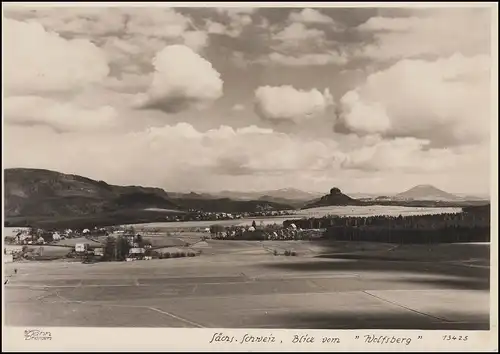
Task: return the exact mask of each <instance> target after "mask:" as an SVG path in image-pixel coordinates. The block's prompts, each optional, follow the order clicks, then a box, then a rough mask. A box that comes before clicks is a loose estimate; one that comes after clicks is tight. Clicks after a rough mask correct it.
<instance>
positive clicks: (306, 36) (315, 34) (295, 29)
mask: <svg viewBox="0 0 500 354" xmlns="http://www.w3.org/2000/svg"><path fill="white" fill-rule="evenodd" d="M324 38H325V32H323V31H321V30H319V29H315V28H307V27H306V26H305V25H304V24H302V23H299V22H296V23H292V24H290V25H289V26H287V27H285V28H284V29H283V30H281V31H280V32H278V33H276V34H275V35H274V36H273V39H274V40H278V41H281V42H283V43H284V44H288V45H292V44H293V42H294V41H305V40H312V41H321V40H323V39H324Z"/></svg>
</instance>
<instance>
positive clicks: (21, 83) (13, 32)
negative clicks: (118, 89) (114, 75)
mask: <svg viewBox="0 0 500 354" xmlns="http://www.w3.org/2000/svg"><path fill="white" fill-rule="evenodd" d="M3 33H4V35H3V39H4V46H5V47H4V68H5V72H4V74H5V77H4V79H5V90H6V93H7V95H12V94H24V93H28V94H29V93H33V92H40V91H67V90H73V89H78V88H81V87H82V86H85V85H87V84H92V83H98V82H100V81H102V80H103V79H104V78H105V77H106V76H107V75H108V73H109V67H108V63H107V60H106V56H105V54H104V52H103V51H102V50H100V49H99V48H97V47H96V46H95V45H94V44H92V43H91V42H90V41H88V40H85V39H75V40H66V39H64V38H61V37H60V36H59V35H58V34H56V33H52V32H47V31H46V30H45V29H44V28H43V27H42V26H41V25H39V24H37V23H34V22H31V23H25V22H20V21H16V20H11V19H5V20H4V23H3Z"/></svg>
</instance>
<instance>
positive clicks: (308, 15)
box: [289, 8, 333, 23]
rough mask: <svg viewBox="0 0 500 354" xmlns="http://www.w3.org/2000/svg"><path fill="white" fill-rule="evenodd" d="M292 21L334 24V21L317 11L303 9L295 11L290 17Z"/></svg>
mask: <svg viewBox="0 0 500 354" xmlns="http://www.w3.org/2000/svg"><path fill="white" fill-rule="evenodd" d="M289 19H290V21H293V22H306V23H333V19H332V18H331V17H329V16H326V15H324V14H322V13H321V12H320V11H318V10H315V9H309V8H308V9H303V10H302V11H294V12H291V13H290V15H289Z"/></svg>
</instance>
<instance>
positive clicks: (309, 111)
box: [255, 85, 333, 122]
mask: <svg viewBox="0 0 500 354" xmlns="http://www.w3.org/2000/svg"><path fill="white" fill-rule="evenodd" d="M255 100H256V111H257V113H258V114H259V115H260V116H261V117H262V118H264V119H269V120H291V121H294V122H301V121H304V120H309V119H312V118H314V117H315V116H317V115H319V114H321V113H323V112H325V110H326V108H327V107H328V106H329V105H331V104H332V103H333V98H332V96H331V94H330V91H329V90H328V89H325V91H324V93H321V92H320V91H318V90H317V89H312V90H310V91H305V90H298V89H295V88H294V87H292V86H288V85H285V86H278V87H272V86H261V87H259V88H257V89H256V90H255Z"/></svg>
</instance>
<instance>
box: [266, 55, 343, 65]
mask: <svg viewBox="0 0 500 354" xmlns="http://www.w3.org/2000/svg"><path fill="white" fill-rule="evenodd" d="M347 61H348V58H347V56H346V55H345V54H339V53H336V52H330V53H310V54H298V55H284V54H281V53H277V52H274V53H271V54H269V56H268V57H267V58H263V59H261V60H260V62H263V63H269V62H271V63H276V64H280V65H285V66H316V65H318V66H319V65H328V64H337V65H344V64H346V63H347Z"/></svg>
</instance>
